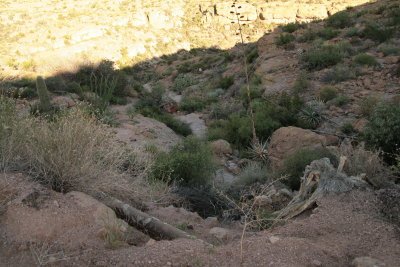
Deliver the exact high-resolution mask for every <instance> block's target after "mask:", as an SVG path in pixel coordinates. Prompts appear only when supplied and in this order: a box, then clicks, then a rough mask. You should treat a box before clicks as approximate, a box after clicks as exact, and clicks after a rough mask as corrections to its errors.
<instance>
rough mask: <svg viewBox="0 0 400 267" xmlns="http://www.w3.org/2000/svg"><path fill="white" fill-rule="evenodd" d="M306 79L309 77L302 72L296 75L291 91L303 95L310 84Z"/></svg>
mask: <svg viewBox="0 0 400 267" xmlns="http://www.w3.org/2000/svg"><path fill="white" fill-rule="evenodd" d="M308 78H309V77H308V75H307V73H304V72H301V73H300V74H299V75H297V77H296V81H295V82H294V85H293V90H294V92H295V93H304V92H305V91H306V90H307V89H308V88H309V86H310V83H309V81H308Z"/></svg>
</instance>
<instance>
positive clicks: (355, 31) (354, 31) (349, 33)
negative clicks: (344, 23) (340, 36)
mask: <svg viewBox="0 0 400 267" xmlns="http://www.w3.org/2000/svg"><path fill="white" fill-rule="evenodd" d="M358 31H359V29H358V28H357V27H352V28H350V29H349V30H348V31H347V32H346V33H345V34H344V36H345V37H355V36H358Z"/></svg>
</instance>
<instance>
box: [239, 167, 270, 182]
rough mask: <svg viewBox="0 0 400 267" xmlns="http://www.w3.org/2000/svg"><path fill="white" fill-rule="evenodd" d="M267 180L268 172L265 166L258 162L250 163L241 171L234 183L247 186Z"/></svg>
mask: <svg viewBox="0 0 400 267" xmlns="http://www.w3.org/2000/svg"><path fill="white" fill-rule="evenodd" d="M268 178H269V177H268V170H267V168H266V167H265V166H263V165H262V164H260V163H258V162H250V163H249V164H247V165H246V166H245V167H244V168H243V169H242V170H241V172H240V173H239V176H238V179H237V181H236V182H235V183H236V184H238V185H243V186H249V185H252V184H255V183H265V181H266V180H268Z"/></svg>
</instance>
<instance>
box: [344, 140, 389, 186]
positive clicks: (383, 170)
mask: <svg viewBox="0 0 400 267" xmlns="http://www.w3.org/2000/svg"><path fill="white" fill-rule="evenodd" d="M336 154H337V155H338V156H345V157H347V158H348V160H347V162H346V164H345V166H344V169H343V170H344V172H345V173H346V174H348V175H359V174H361V173H365V174H366V175H367V177H366V178H367V180H368V181H369V182H370V183H371V184H372V185H373V186H374V187H378V188H380V187H386V186H387V185H389V184H390V183H391V181H392V180H393V179H394V175H393V172H392V171H391V170H390V168H389V167H388V166H386V165H385V163H384V162H383V161H382V158H381V156H380V151H370V150H367V149H365V147H364V144H363V143H361V144H359V145H357V146H352V145H351V144H348V143H342V144H341V145H340V146H339V148H338V150H337V151H336Z"/></svg>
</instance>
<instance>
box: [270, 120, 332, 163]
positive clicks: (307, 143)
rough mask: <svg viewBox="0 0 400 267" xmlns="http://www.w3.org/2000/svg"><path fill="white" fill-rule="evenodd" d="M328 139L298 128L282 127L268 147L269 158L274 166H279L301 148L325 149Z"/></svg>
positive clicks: (273, 135) (274, 134) (273, 136)
mask: <svg viewBox="0 0 400 267" xmlns="http://www.w3.org/2000/svg"><path fill="white" fill-rule="evenodd" d="M325 146H326V137H324V136H322V135H319V134H316V133H314V132H312V131H310V130H305V129H301V128H297V127H293V126H290V127H282V128H279V129H278V130H276V131H275V132H274V133H273V134H272V137H271V141H270V143H269V146H268V157H269V160H270V161H271V163H272V165H273V166H279V165H280V163H281V161H282V160H283V159H285V158H286V157H287V156H289V155H290V154H292V153H293V152H295V151H296V150H298V149H301V148H306V147H309V148H323V147H325Z"/></svg>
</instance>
